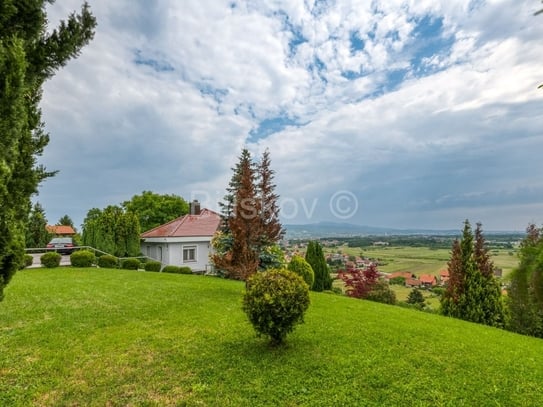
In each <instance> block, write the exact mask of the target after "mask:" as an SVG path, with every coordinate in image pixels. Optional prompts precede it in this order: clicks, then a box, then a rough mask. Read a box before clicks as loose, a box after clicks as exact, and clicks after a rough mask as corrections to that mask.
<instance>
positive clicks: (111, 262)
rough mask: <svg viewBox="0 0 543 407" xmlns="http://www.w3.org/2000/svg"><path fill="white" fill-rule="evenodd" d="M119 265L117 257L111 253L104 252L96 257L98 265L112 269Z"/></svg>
mask: <svg viewBox="0 0 543 407" xmlns="http://www.w3.org/2000/svg"><path fill="white" fill-rule="evenodd" d="M118 265H119V259H118V258H117V257H115V256H112V255H111V254H104V255H102V256H100V257H98V267H103V268H108V269H113V268H117V266H118Z"/></svg>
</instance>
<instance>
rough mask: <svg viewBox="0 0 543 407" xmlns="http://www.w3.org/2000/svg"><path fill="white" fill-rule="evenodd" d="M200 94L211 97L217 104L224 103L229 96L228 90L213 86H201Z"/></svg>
mask: <svg viewBox="0 0 543 407" xmlns="http://www.w3.org/2000/svg"><path fill="white" fill-rule="evenodd" d="M200 93H201V94H202V95H204V96H211V97H212V98H213V100H215V102H217V103H222V102H223V101H224V98H225V97H226V96H227V95H228V89H218V88H214V87H213V86H211V85H202V86H200Z"/></svg>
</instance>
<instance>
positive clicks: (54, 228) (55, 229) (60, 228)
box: [47, 225, 75, 235]
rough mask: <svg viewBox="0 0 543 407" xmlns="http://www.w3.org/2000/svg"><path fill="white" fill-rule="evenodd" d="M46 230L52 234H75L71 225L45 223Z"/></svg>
mask: <svg viewBox="0 0 543 407" xmlns="http://www.w3.org/2000/svg"><path fill="white" fill-rule="evenodd" d="M47 231H48V232H49V233H52V234H54V235H75V230H74V228H72V227H71V226H64V225H47Z"/></svg>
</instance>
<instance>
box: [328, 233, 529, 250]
mask: <svg viewBox="0 0 543 407" xmlns="http://www.w3.org/2000/svg"><path fill="white" fill-rule="evenodd" d="M459 237H460V236H452V235H451V236H443V235H436V236H421V235H411V236H407V235H402V236H351V237H336V238H333V239H321V240H322V241H324V242H326V241H328V242H330V241H335V242H338V243H337V244H338V245H342V244H347V245H348V246H349V247H371V246H376V245H377V246H379V245H384V244H386V245H388V246H408V247H429V248H431V249H450V248H451V246H452V244H453V242H454V240H455V239H458V238H459ZM523 237H524V234H520V233H512V234H487V235H486V236H485V238H486V242H487V245H488V248H505V249H513V248H514V247H515V245H516V244H517V242H519V241H520V240H521V239H522V238H523Z"/></svg>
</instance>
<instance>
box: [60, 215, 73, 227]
mask: <svg viewBox="0 0 543 407" xmlns="http://www.w3.org/2000/svg"><path fill="white" fill-rule="evenodd" d="M57 225H62V226H70V227H71V228H72V229H73V230H75V226H74V221H73V220H72V218H70V217H69V216H68V215H64V216H62V217H61V218H60V219H59V220H58V222H57Z"/></svg>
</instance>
